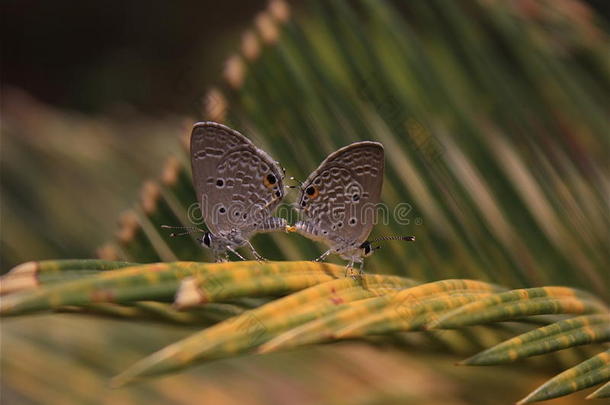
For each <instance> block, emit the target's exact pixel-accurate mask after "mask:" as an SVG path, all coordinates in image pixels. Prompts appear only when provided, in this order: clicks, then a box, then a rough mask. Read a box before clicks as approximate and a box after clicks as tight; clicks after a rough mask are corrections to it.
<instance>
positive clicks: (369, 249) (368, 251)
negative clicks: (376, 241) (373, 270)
mask: <svg viewBox="0 0 610 405" xmlns="http://www.w3.org/2000/svg"><path fill="white" fill-rule="evenodd" d="M359 248H360V250H361V251H362V257H368V256H370V255H372V254H373V253H374V252H375V251H376V250H379V249H380V248H381V246H373V245H372V243H371V242H370V241H368V240H367V241H365V242H364V243H362V244H361V245H360V246H359Z"/></svg>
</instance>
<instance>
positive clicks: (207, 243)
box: [197, 232, 213, 248]
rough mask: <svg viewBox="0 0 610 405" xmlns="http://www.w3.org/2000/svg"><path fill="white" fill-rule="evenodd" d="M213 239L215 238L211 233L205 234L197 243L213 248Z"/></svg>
mask: <svg viewBox="0 0 610 405" xmlns="http://www.w3.org/2000/svg"><path fill="white" fill-rule="evenodd" d="M212 238H213V236H212V234H211V233H210V232H205V233H204V234H203V236H202V237H201V238H197V241H198V242H199V243H200V244H201V246H204V247H207V248H211V247H212Z"/></svg>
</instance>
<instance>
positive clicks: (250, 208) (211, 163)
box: [191, 122, 284, 238]
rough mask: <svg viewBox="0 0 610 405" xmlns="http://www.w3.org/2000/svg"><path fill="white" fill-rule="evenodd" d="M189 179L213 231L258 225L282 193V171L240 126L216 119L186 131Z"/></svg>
mask: <svg viewBox="0 0 610 405" xmlns="http://www.w3.org/2000/svg"><path fill="white" fill-rule="evenodd" d="M191 166H192V170H193V183H194V185H195V191H196V193H197V200H198V201H199V204H200V207H201V212H202V215H203V219H204V221H205V223H206V225H207V226H208V229H209V230H210V232H211V233H212V234H214V235H228V234H229V233H230V232H235V231H236V230H237V231H240V232H241V234H242V236H244V237H246V238H247V236H248V234H250V233H255V232H256V231H258V230H263V229H264V227H265V226H266V224H267V223H268V222H269V219H270V217H271V213H272V212H273V209H274V208H275V207H276V206H277V205H278V204H279V203H280V201H281V199H282V198H283V197H284V186H283V182H282V179H283V172H282V169H281V168H280V167H279V165H278V164H277V163H276V162H275V161H274V160H273V159H272V158H271V157H270V156H269V155H268V154H267V153H265V152H264V151H263V150H261V149H259V148H257V147H256V146H255V145H254V144H253V143H252V142H251V141H250V140H249V139H248V138H246V137H245V136H243V135H242V134H240V133H239V132H237V131H235V130H233V129H231V128H229V127H226V126H224V125H222V124H218V123H215V122H200V123H197V124H195V126H194V127H193V132H192V134H191Z"/></svg>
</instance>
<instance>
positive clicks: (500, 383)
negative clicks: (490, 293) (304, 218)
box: [0, 0, 610, 404]
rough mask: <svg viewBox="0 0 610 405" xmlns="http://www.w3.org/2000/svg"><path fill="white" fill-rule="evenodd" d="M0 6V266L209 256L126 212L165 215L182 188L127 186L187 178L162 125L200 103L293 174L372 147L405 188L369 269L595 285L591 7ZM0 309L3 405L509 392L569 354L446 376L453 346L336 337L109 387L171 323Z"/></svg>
mask: <svg viewBox="0 0 610 405" xmlns="http://www.w3.org/2000/svg"><path fill="white" fill-rule="evenodd" d="M275 4H276V7H277V4H279V3H277V2H276V3H275ZM1 7H2V24H0V25H1V28H0V30H1V31H0V32H1V33H2V39H3V46H2V50H1V52H2V99H1V102H2V108H1V131H2V134H1V136H2V144H1V148H2V156H1V164H2V172H1V176H2V196H1V203H2V207H1V221H2V223H1V235H0V243H1V246H0V260H1V269H2V272H5V271H7V270H9V269H10V268H11V267H12V266H14V265H16V264H18V263H21V262H24V261H27V260H34V259H46V258H72V257H92V256H95V255H96V254H97V253H100V251H97V253H96V249H97V248H99V247H100V246H101V245H103V244H104V243H106V242H110V245H107V246H110V247H109V248H108V249H105V250H103V251H102V252H101V253H102V254H105V255H109V256H111V257H115V256H116V257H118V258H122V259H128V260H137V261H155V260H172V259H175V258H180V259H205V258H207V256H206V253H205V252H202V251H201V250H200V249H199V247H197V246H196V245H195V244H194V243H193V241H192V240H188V239H185V240H183V241H180V242H177V243H179V245H175V244H173V243H175V242H173V241H169V240H167V237H166V235H163V234H162V233H161V232H160V230H158V229H156V228H151V227H150V226H149V227H147V226H148V225H150V224H153V223H154V220H153V219H154V214H155V213H156V212H158V207H159V206H160V205H162V204H161V203H164V202H166V201H169V202H170V204H169V205H170V206H171V207H172V208H173V209H174V211H173V214H172V215H174V216H175V218H176V219H177V220H184V210H180V207H181V208H183V209H185V208H186V207H187V206H188V201H189V198H190V197H189V196H192V190H188V189H186V190H183V191H184V193H183V194H181V195H182V196H186V197H183V198H182V200H180V201H179V204H174V203H173V202H175V201H178V200H179V199H178V198H174V197H176V195H175V194H174V193H173V190H172V189H171V187H169V186H168V184H167V182H166V181H164V180H163V181H161V182H160V183H161V186H160V190H161V191H160V192H159V193H157V194H156V193H154V192H152V193H151V191H150V190H151V188H150V187H148V188H146V187H145V188H144V189H143V191H142V188H141V187H142V184H143V183H144V182H145V180H148V179H158V178H159V177H160V176H162V175H165V174H166V173H167V169H166V170H164V167H167V166H166V164H167V163H166V162H167V159H168V158H169V157H170V156H175V157H176V158H175V159H176V162H178V163H177V164H178V167H181V168H179V169H177V170H178V171H179V172H180V173H186V175H187V176H188V175H189V173H188V171H189V170H188V160H187V156H186V154H185V149H184V147H183V144H182V141H183V140H184V138H185V136H186V135H187V134H188V132H189V131H190V127H191V125H192V123H193V122H194V121H196V120H200V119H214V120H219V121H225V122H227V123H228V124H229V125H231V126H233V127H235V128H236V129H238V130H240V131H241V132H243V133H244V134H246V135H247V136H250V137H251V138H252V139H253V140H254V141H255V143H257V144H258V145H260V146H261V147H263V148H264V149H265V150H268V151H269V152H270V153H271V154H272V156H274V157H275V158H276V159H278V160H280V161H281V162H282V164H283V165H284V166H285V167H286V169H287V171H288V174H289V175H294V176H296V177H297V178H299V179H303V178H305V177H306V176H307V174H308V173H309V171H311V170H312V169H313V168H315V167H316V165H317V164H318V163H319V162H320V161H321V159H322V158H323V157H324V156H325V155H326V154H328V153H330V152H331V151H333V150H334V149H336V148H338V147H340V146H343V145H345V144H347V143H349V142H352V141H355V140H359V139H375V140H379V141H381V142H383V143H384V145H385V146H386V154H387V156H386V159H387V162H386V163H387V173H386V180H385V185H384V194H383V199H384V202H386V203H387V204H388V205H389V206H390V207H395V206H397V204H399V203H406V204H408V207H409V209H408V210H407V211H406V212H405V213H404V215H405V218H406V219H408V221H409V223H408V225H406V226H405V225H400V224H399V223H398V222H397V221H395V220H392V221H390V223H388V224H387V225H384V226H379V227H377V228H376V229H375V231H374V233H373V234H374V235H382V234H387V233H402V234H415V235H416V236H417V238H418V242H417V244H415V245H410V246H404V245H400V244H388V245H386V246H384V248H383V249H382V250H381V251H380V252H379V253H377V254H376V255H375V256H374V257H372V258H371V260H370V262H367V269H368V270H369V271H371V272H384V273H395V274H400V275H407V276H410V277H414V278H418V279H421V280H436V279H442V278H452V277H469V278H476V279H482V280H488V281H493V282H498V283H501V284H503V285H506V286H508V287H522V286H537V285H548V284H562V285H570V286H574V287H579V288H584V289H587V290H589V291H592V292H594V293H595V294H597V295H598V296H600V297H601V298H603V299H605V300H606V302H608V300H609V296H610V274H609V272H608V268H610V254H609V253H608V251H609V249H608V244H609V237H610V234H609V229H610V216H609V210H608V202H609V201H608V193H609V192H610V176H609V165H610V163H609V155H608V154H609V149H610V130H609V125H610V121H609V119H608V117H609V115H610V114H609V111H608V106H609V105H610V103H609V102H608V101H609V100H610V59H609V58H610V55H609V52H608V49H610V48H609V41H608V21H607V19H608V15H609V10H610V7H609V6H608V3H607V2H604V1H589V2H586V1H577V0H559V1H551V0H547V1H544V0H520V1H511V2H503V1H494V0H479V1H475V0H472V1H470V0H468V1H466V0H464V1H457V2H446V1H423V0H412V1H379V2H374V1H367V0H362V1H345V2H332V1H310V2H306V3H303V4H298V5H297V8H296V9H295V8H294V7H293V8H291V9H289V11H290V13H289V17H288V18H285V16H286V15H285V14H282V9H281V8H280V9H278V8H276V9H273V8H268V5H267V3H266V2H263V1H252V2H237V1H225V2H221V3H217V2H207V1H199V2H195V1H184V2H174V3H169V2H168V3H162V4H157V5H155V6H154V7H153V6H150V4H148V3H146V4H145V3H143V2H137V1H125V2H121V3H119V4H113V5H109V4H107V3H99V4H88V3H82V4H81V3H75V2H70V1H59V2H53V3H46V2H40V1H30V2H18V1H5V2H3V3H2V6H1ZM261 13H262V14H261ZM245 32H248V33H249V34H246V35H245V34H244V33H245ZM210 88H214V91H212V92H210ZM185 167H187V169H184V168H185ZM149 184H150V183H149ZM153 188H154V187H153ZM189 193H190V194H189ZM151 194H152V196H151ZM191 199H192V200H194V198H191ZM151 200H153V202H155V204H153V208H150V209H148V208H147V203H148V204H149V205H150V201H151ZM159 201H161V203H159ZM177 207H178V208H177ZM132 208H133V211H131V212H134V213H135V215H136V216H137V218H138V219H137V220H135V222H136V223H138V224H139V225H137V227H138V229H140V230H142V229H143V231H141V232H140V233H141V235H140V233H138V232H136V231H134V232H131V233H130V232H127V231H126V230H128V229H131V228H130V226H131V225H126V223H129V221H128V220H126V219H125V217H123V220H122V221H121V223H122V225H121V226H120V228H119V227H118V226H117V219H118V218H119V216H120V213H121V212H124V211H125V210H128V209H132ZM151 218H152V219H151ZM118 229H120V231H118V236H117V237H115V233H117V230H118ZM131 230H132V231H133V229H131ZM134 235H135V236H134ZM138 238H139V239H138ZM254 244H255V245H256V246H257V249H260V251H261V252H262V253H264V255H265V256H267V257H270V258H273V259H282V258H283V259H293V260H296V259H307V258H313V257H315V255H316V254H318V253H319V252H320V249H321V248H320V247H319V246H318V245H316V244H314V243H311V242H309V241H306V240H303V239H302V238H299V237H298V236H294V235H290V236H287V235H269V236H268V235H265V236H260V237H257V238H255V240H254ZM2 323H3V328H2V329H3V333H2V335H3V338H2V351H3V354H2V367H3V372H2V396H3V398H2V399H3V401H6V400H8V401H10V402H11V403H103V402H108V403H110V402H112V403H116V402H117V401H118V402H119V403H120V402H122V403H138V402H144V401H146V402H159V403H167V402H176V403H194V402H196V401H197V402H198V400H200V399H202V398H203V399H204V400H206V401H207V402H209V403H218V404H222V403H240V404H243V403H263V404H267V403H278V404H284V403H303V404H305V403H345V404H377V403H378V404H385V403H411V402H413V403H456V404H462V403H481V404H483V403H498V402H497V401H498V398H501V400H504V398H505V397H506V398H509V397H510V399H507V400H506V401H505V402H500V403H509V402H510V401H514V400H516V399H518V398H519V396H520V394H521V396H522V395H524V394H525V393H526V392H527V391H528V390H531V389H532V388H533V387H535V386H536V385H537V384H538V383H540V382H542V380H543V379H544V378H548V376H549V374H548V373H552V372H557V371H558V370H559V369H558V368H557V367H558V366H565V365H567V364H573V363H574V362H575V360H574V359H577V358H579V357H578V354H573V353H570V354H565V355H564V357H561V356H560V357H559V358H557V359H554V360H552V361H549V362H540V363H541V364H539V365H537V367H534V368H532V369H530V368H529V367H527V366H524V365H523V364H521V367H503V368H502V373H498V374H497V375H494V374H493V373H489V372H488V371H486V370H484V369H464V368H460V369H455V368H453V367H452V363H453V362H454V361H456V360H457V359H459V358H460V357H458V356H456V355H455V352H456V349H455V347H449V348H448V347H445V348H444V349H443V350H440V351H441V352H444V353H447V354H433V352H435V351H437V348H436V347H434V348H433V349H432V350H423V351H422V353H417V352H418V350H409V351H404V350H398V349H396V347H394V346H389V347H381V348H379V347H370V346H367V345H365V344H362V343H356V342H354V343H347V344H341V345H333V346H327V347H318V348H313V349H303V350H299V351H297V352H294V353H283V354H273V355H269V356H254V357H246V358H238V359H234V360H226V361H225V360H223V361H220V362H217V363H214V364H210V365H207V366H205V367H202V368H201V369H198V370H195V371H192V372H189V373H186V374H181V375H177V376H173V377H170V378H168V379H163V380H159V381H154V382H150V383H147V384H144V385H142V386H139V387H135V388H130V389H126V390H120V391H111V390H108V389H107V388H106V386H105V382H106V381H107V379H108V378H109V377H110V376H112V375H113V374H115V373H117V372H118V371H120V370H121V369H123V368H125V367H126V365H128V364H131V363H132V362H133V361H135V360H136V359H138V358H140V357H142V356H143V355H144V354H146V353H149V352H150V351H151V350H153V349H155V348H159V347H162V346H163V345H165V344H168V343H170V342H172V341H174V340H176V339H178V338H179V337H181V336H184V335H186V334H188V333H189V332H192V329H187V328H178V327H169V326H166V325H151V324H143V325H142V324H127V323H121V322H118V321H111V320H92V319H84V318H78V317H76V316H67V315H53V316H43V317H38V316H37V317H32V318H28V319H19V320H11V321H10V322H9V321H4V320H3V321H2ZM84 330H86V333H84V332H83V331H84ZM416 347H417V346H416ZM457 352H459V350H457ZM538 366H539V367H538ZM388 370H392V371H393V372H388ZM66 381H74V382H73V383H72V382H71V383H70V384H66ZM507 381H510V383H507ZM513 386H515V387H522V389H520V390H519V391H522V392H520V393H516V392H515V389H513V388H512V387H513ZM579 400H582V395H581V396H580V397H578V398H576V399H574V401H576V402H569V401H570V399H567V400H566V402H564V403H577V401H579ZM426 401H427V402H426ZM558 403H559V402H558Z"/></svg>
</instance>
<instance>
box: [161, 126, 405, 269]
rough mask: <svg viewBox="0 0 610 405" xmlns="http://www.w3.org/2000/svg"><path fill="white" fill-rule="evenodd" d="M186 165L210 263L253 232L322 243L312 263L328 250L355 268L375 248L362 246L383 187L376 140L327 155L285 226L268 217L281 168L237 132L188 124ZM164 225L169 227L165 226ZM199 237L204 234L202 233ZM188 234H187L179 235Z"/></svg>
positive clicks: (280, 194)
mask: <svg viewBox="0 0 610 405" xmlns="http://www.w3.org/2000/svg"><path fill="white" fill-rule="evenodd" d="M191 166H192V170H193V183H194V186H195V191H196V193H197V200H198V201H199V205H200V207H201V212H202V215H203V219H204V221H205V223H206V225H207V227H208V231H207V232H204V235H203V237H201V238H199V239H198V240H199V241H200V243H201V245H202V246H205V247H208V248H211V249H212V251H213V252H214V256H215V259H216V261H224V260H227V252H232V253H234V254H235V255H237V256H238V257H239V258H241V259H244V258H243V257H242V256H241V255H240V254H239V253H238V252H237V251H236V249H237V248H239V247H242V246H247V247H249V248H250V249H251V250H252V253H253V254H254V256H255V257H256V258H257V259H259V260H262V259H263V258H262V257H261V256H260V255H259V254H258V253H257V252H256V250H255V249H254V247H253V246H252V244H251V243H250V241H249V239H250V238H251V237H252V236H253V235H254V234H256V233H261V232H270V231H276V230H287V231H293V232H297V233H300V234H301V235H304V236H306V237H308V238H310V239H313V240H316V241H321V242H324V243H326V244H327V245H328V246H329V249H328V250H327V251H326V252H325V253H324V254H322V255H321V256H320V257H319V258H318V259H316V260H317V261H319V260H323V259H324V258H326V257H327V256H328V255H329V254H331V253H335V254H338V255H340V256H341V257H343V258H344V259H346V260H348V261H349V264H348V265H347V267H348V268H349V269H351V268H352V267H353V265H354V263H358V264H359V265H360V270H362V264H363V258H364V257H366V256H369V255H370V254H372V253H373V251H374V250H376V249H378V247H374V246H373V245H372V243H373V242H376V241H380V240H388V239H400V240H414V238H413V237H412V236H395V237H385V238H378V239H375V240H371V241H368V240H367V238H368V236H369V233H370V232H371V229H372V228H373V225H374V219H375V218H374V216H375V212H376V205H377V204H378V203H379V199H380V195H381V186H382V183H383V171H384V152H383V146H382V145H381V144H380V143H378V142H368V141H364V142H356V143H353V144H351V145H348V146H346V147H343V148H341V149H339V150H337V151H336V152H334V153H332V154H331V155H329V156H328V157H327V158H326V159H325V160H324V161H323V162H322V163H321V164H320V166H319V167H318V168H317V169H316V170H314V171H313V173H311V175H309V177H308V178H307V180H305V182H304V183H302V185H301V187H300V191H301V192H300V196H299V199H298V200H297V204H296V207H297V209H298V211H299V212H300V214H301V217H302V219H301V220H300V221H298V222H297V223H296V224H295V225H294V226H289V225H288V224H287V222H286V220H285V219H283V218H278V217H274V216H273V211H274V210H275V208H276V207H277V206H278V205H279V203H280V202H281V200H282V199H283V198H284V194H285V188H284V183H283V180H284V171H283V169H282V168H281V166H280V165H279V164H278V163H277V162H276V161H274V160H273V159H272V158H271V157H270V156H269V155H268V154H267V153H265V152H264V151H263V150H261V149H259V148H257V147H256V146H255V145H254V144H253V143H252V142H251V141H250V140H249V139H248V138H246V137H245V136H243V135H242V134H240V133H239V132H237V131H235V130H233V129H231V128H229V127H227V126H225V125H222V124H218V123H215V122H200V123H197V124H195V126H194V127H193V132H192V134H191ZM169 228H171V227H169ZM202 232H203V231H202ZM185 233H187V232H185Z"/></svg>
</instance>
